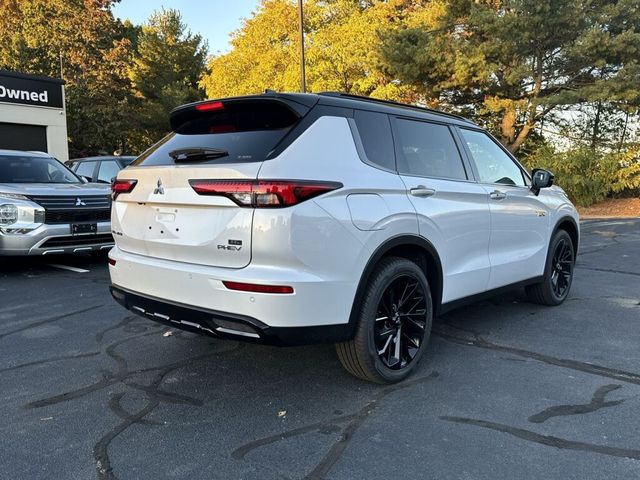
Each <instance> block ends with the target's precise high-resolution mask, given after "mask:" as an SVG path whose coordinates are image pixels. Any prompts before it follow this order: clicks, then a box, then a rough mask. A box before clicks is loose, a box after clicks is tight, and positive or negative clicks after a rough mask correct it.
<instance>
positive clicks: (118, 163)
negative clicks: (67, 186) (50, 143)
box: [67, 156, 136, 183]
mask: <svg viewBox="0 0 640 480" xmlns="http://www.w3.org/2000/svg"><path fill="white" fill-rule="evenodd" d="M135 158H136V157H130V156H123V157H116V156H99V157H87V158H74V159H73V160H69V161H68V162H67V166H68V167H69V168H70V169H71V170H73V171H74V172H75V173H76V174H78V175H80V176H82V177H84V178H86V179H87V180H88V181H90V182H94V183H111V180H113V179H114V178H115V177H116V175H118V172H119V171H120V170H122V169H123V168H124V167H126V166H127V165H129V164H130V163H131V162H133V161H134V160H135Z"/></svg>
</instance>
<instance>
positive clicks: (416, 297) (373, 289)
mask: <svg viewBox="0 0 640 480" xmlns="http://www.w3.org/2000/svg"><path fill="white" fill-rule="evenodd" d="M414 285H415V288H414ZM412 289H413V290H412ZM394 298H395V299H396V301H394V300H393V299H394ZM432 320H433V301H432V299H431V291H430V290H429V283H428V281H427V278H426V276H425V274H424V272H423V271H422V270H421V269H420V267H418V266H417V265H416V264H415V263H413V262H411V261H409V260H407V259H404V258H399V257H389V258H385V259H383V260H382V261H381V262H380V264H379V265H378V266H377V268H376V269H375V270H374V272H373V274H372V275H371V278H370V279H369V283H368V285H367V286H366V290H365V292H364V295H363V299H362V302H361V304H360V306H359V315H358V324H357V327H356V333H355V336H354V337H353V338H352V339H351V340H349V341H347V342H342V343H337V344H336V351H337V353H338V358H339V359H340V362H341V363H342V365H343V366H344V368H345V369H346V370H347V371H348V372H349V373H351V374H352V375H355V376H356V377H358V378H361V379H363V380H368V381H371V382H376V383H382V384H388V383H395V382H399V381H401V380H403V379H405V378H406V377H407V376H408V375H409V374H410V373H411V372H412V371H413V370H414V369H415V367H416V365H417V364H418V362H419V360H420V358H421V357H422V355H423V354H424V351H425V350H426V346H427V343H428V341H429V336H430V334H431V324H432ZM398 339H400V345H399V346H398V347H396V344H397V340H398Z"/></svg>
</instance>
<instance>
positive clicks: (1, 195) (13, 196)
mask: <svg viewBox="0 0 640 480" xmlns="http://www.w3.org/2000/svg"><path fill="white" fill-rule="evenodd" d="M0 198H11V199H13V200H29V199H28V198H27V197H25V196H24V195H20V194H19V193H5V192H0Z"/></svg>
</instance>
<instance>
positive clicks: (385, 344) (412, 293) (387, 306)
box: [374, 274, 428, 370]
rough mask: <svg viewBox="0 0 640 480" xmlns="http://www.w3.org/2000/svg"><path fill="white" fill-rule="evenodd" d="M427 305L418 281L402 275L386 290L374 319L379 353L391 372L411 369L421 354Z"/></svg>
mask: <svg viewBox="0 0 640 480" xmlns="http://www.w3.org/2000/svg"><path fill="white" fill-rule="evenodd" d="M426 312H427V302H426V300H425V292H424V291H423V288H422V285H420V282H419V280H418V279H416V278H414V277H412V276H410V275H406V274H404V275H400V276H398V277H397V278H396V279H395V280H393V281H392V282H391V283H390V284H389V286H388V287H387V288H386V290H385V291H384V293H383V294H382V297H381V298H380V302H379V304H378V311H377V315H376V319H375V327H374V335H375V337H374V338H375V345H376V351H377V352H378V356H379V357H380V360H381V361H382V363H383V364H384V365H385V366H386V367H387V368H390V369H392V370H400V369H402V368H405V367H406V366H407V365H409V364H410V363H411V362H412V361H413V359H414V358H415V357H416V354H417V353H418V351H419V350H420V346H421V345H422V342H423V340H424V336H425V332H426V327H427V324H428V322H427V319H426Z"/></svg>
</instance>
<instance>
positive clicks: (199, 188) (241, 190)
mask: <svg viewBox="0 0 640 480" xmlns="http://www.w3.org/2000/svg"><path fill="white" fill-rule="evenodd" d="M189 183H190V184H191V187H192V188H193V189H194V190H195V191H196V193H198V194H199V195H213V196H219V197H227V198H229V199H231V200H232V201H234V202H235V203H236V204H237V205H239V206H241V207H251V208H281V207H290V206H291V205H296V204H298V203H300V202H304V201H305V200H309V199H310V198H313V197H317V196H318V195H321V194H323V193H327V192H331V191H333V190H336V189H338V188H341V187H342V184H341V183H338V182H313V181H306V180H254V181H251V180H189Z"/></svg>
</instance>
